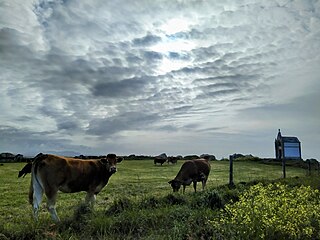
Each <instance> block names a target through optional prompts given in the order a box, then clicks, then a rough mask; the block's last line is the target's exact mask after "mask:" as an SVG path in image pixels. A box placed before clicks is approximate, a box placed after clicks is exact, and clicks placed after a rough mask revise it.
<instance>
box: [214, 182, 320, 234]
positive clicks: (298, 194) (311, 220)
mask: <svg viewBox="0 0 320 240" xmlns="http://www.w3.org/2000/svg"><path fill="white" fill-rule="evenodd" d="M212 224H213V226H214V227H215V229H217V232H216V237H217V238H218V237H219V238H220V237H221V236H223V237H224V238H227V239H232V238H237V239H319V238H320V227H319V226H320V194H319V190H313V189H312V188H311V187H305V186H300V187H293V188H290V187H288V186H287V185H283V184H280V183H275V184H269V185H266V186H264V185H262V184H257V185H255V186H252V187H251V188H250V189H249V190H248V191H246V192H244V194H242V195H241V196H240V198H239V201H238V202H236V203H234V204H227V205H226V206H225V209H224V210H223V211H222V212H221V216H220V218H217V219H216V220H215V221H212Z"/></svg>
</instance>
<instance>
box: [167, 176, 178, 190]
mask: <svg viewBox="0 0 320 240" xmlns="http://www.w3.org/2000/svg"><path fill="white" fill-rule="evenodd" d="M168 183H169V184H170V185H171V187H172V189H173V192H178V191H179V189H180V187H181V182H180V181H178V180H175V179H173V180H171V181H169V182H168Z"/></svg>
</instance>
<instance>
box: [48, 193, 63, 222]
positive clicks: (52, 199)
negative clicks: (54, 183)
mask: <svg viewBox="0 0 320 240" xmlns="http://www.w3.org/2000/svg"><path fill="white" fill-rule="evenodd" d="M57 195H58V189H51V190H48V191H46V196H47V208H48V212H49V213H50V215H51V218H52V220H53V221H55V222H60V218H59V217H58V214H57V211H56V200H57Z"/></svg>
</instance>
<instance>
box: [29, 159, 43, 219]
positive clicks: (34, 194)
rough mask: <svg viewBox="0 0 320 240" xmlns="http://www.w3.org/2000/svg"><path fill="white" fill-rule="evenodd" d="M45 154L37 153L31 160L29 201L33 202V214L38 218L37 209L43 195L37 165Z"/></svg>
mask: <svg viewBox="0 0 320 240" xmlns="http://www.w3.org/2000/svg"><path fill="white" fill-rule="evenodd" d="M46 157H47V155H44V154H42V153H39V154H38V155H37V156H36V157H35V158H34V160H33V164H32V170H31V186H30V192H29V202H30V203H32V204H33V211H34V216H35V218H36V219H37V218H38V211H39V208H40V204H41V201H42V195H43V191H44V188H43V183H42V180H41V177H40V176H39V171H38V170H39V165H40V164H41V162H42V160H44V159H45V158H46Z"/></svg>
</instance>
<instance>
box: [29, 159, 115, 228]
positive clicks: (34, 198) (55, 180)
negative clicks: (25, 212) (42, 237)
mask: <svg viewBox="0 0 320 240" xmlns="http://www.w3.org/2000/svg"><path fill="white" fill-rule="evenodd" d="M116 163H117V157H116V155H115V154H108V155H107V157H106V158H105V159H99V160H81V159H75V158H66V157H60V156H56V155H50V154H38V155H37V157H36V158H35V159H34V161H33V164H32V172H31V175H32V177H31V185H30V191H29V202H30V204H32V205H33V212H34V216H35V218H36V219H38V211H39V208H40V203H41V200H42V195H43V193H45V195H46V197H47V207H48V211H49V213H50V214H51V217H52V219H53V220H54V221H56V222H58V221H60V219H59V217H58V215H57V212H56V209H55V204H56V198H57V193H58V190H60V191H61V192H65V193H74V192H81V191H85V192H87V196H86V202H87V203H91V204H92V205H93V203H94V202H95V199H96V195H97V194H98V193H99V192H100V191H101V190H102V189H103V187H104V186H106V185H107V183H108V181H109V178H110V177H111V175H112V174H114V173H115V172H116V171H117V168H116Z"/></svg>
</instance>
